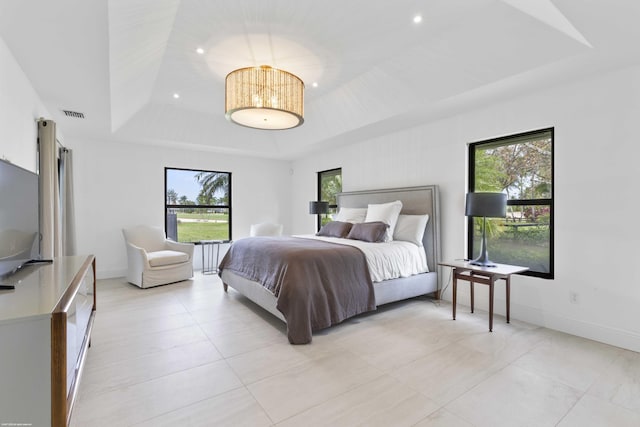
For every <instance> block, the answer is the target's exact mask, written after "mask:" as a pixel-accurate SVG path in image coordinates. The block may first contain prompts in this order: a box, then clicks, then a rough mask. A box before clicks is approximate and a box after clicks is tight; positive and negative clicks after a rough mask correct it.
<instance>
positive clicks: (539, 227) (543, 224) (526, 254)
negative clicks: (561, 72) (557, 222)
mask: <svg viewBox="0 0 640 427" xmlns="http://www.w3.org/2000/svg"><path fill="white" fill-rule="evenodd" d="M469 172H470V173H469V191H473V192H502V193H506V194H507V216H506V218H487V239H488V241H489V242H488V248H489V250H490V257H491V259H492V260H493V261H495V262H498V263H502V264H512V265H522V266H526V267H529V268H530V271H529V272H528V274H530V275H533V276H538V277H545V278H553V128H550V129H543V130H539V131H534V132H527V133H523V134H518V135H513V136H507V137H502V138H497V139H492V140H489V141H481V142H476V143H472V144H470V145H469ZM481 221H482V218H469V236H468V257H469V258H475V256H476V254H477V253H478V252H479V250H480V241H481V226H480V224H481Z"/></svg>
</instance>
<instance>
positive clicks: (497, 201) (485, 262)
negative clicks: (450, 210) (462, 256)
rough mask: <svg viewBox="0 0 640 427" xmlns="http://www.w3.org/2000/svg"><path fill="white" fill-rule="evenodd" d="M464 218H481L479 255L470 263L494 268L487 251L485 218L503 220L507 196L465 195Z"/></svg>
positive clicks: (501, 194)
mask: <svg viewBox="0 0 640 427" xmlns="http://www.w3.org/2000/svg"><path fill="white" fill-rule="evenodd" d="M465 215H466V216H481V217H482V241H481V243H480V255H479V256H478V258H476V259H474V260H473V261H471V262H470V264H473V265H479V266H482V267H495V266H496V265H495V264H494V263H493V262H491V261H490V260H489V252H488V251H487V218H504V217H505V216H506V215H507V195H506V194H504V193H467V202H466V210H465Z"/></svg>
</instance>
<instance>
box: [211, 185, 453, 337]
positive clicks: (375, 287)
mask: <svg viewBox="0 0 640 427" xmlns="http://www.w3.org/2000/svg"><path fill="white" fill-rule="evenodd" d="M398 200H399V201H401V202H402V210H401V211H400V214H401V215H428V216H429V218H428V221H427V224H426V227H425V231H424V235H423V236H422V247H419V246H417V245H413V244H411V245H412V246H414V247H419V251H421V253H420V255H423V260H424V263H425V264H426V266H425V267H426V268H425V269H426V270H428V271H426V272H423V273H419V274H413V275H410V276H408V277H397V278H392V279H385V280H373V279H374V278H373V277H371V276H375V275H376V274H372V275H371V276H368V277H369V278H370V280H369V282H370V285H367V284H366V283H360V282H361V281H362V277H361V276H362V275H361V274H360V270H362V266H361V264H360V263H361V261H360V260H359V259H358V258H357V257H359V256H361V257H362V259H364V260H365V261H364V262H365V267H364V269H365V270H367V267H368V265H367V263H371V260H370V258H369V254H366V256H365V254H364V253H362V252H361V251H359V250H358V249H355V252H354V253H353V256H354V257H355V258H349V260H350V261H346V260H347V258H346V251H348V249H344V248H343V247H347V246H346V245H343V244H340V243H341V242H339V240H347V239H338V242H333V241H331V240H332V239H313V238H308V237H311V236H296V237H286V238H278V237H270V238H247V239H241V240H238V241H237V242H234V244H233V245H232V246H231V248H230V250H229V251H228V252H227V254H226V255H225V257H224V258H223V260H222V261H221V263H220V270H219V275H220V277H221V279H222V282H223V286H224V290H225V291H227V289H228V287H229V286H230V287H232V288H233V289H235V290H236V291H238V292H239V293H241V294H242V295H244V296H245V297H247V298H248V299H249V300H251V301H253V302H254V303H255V304H257V305H259V306H260V307H262V308H264V309H265V310H267V311H268V312H270V313H271V314H273V315H274V316H276V317H277V318H279V319H280V320H282V321H283V322H285V323H287V335H288V339H289V342H291V343H292V344H306V343H309V342H311V335H312V332H315V331H317V330H320V329H323V328H325V327H329V326H331V325H334V324H337V323H340V322H341V321H343V320H345V319H346V318H349V317H353V316H355V315H358V314H360V313H363V312H367V311H371V310H374V309H375V308H376V307H377V306H380V305H383V304H388V303H391V302H395V301H400V300H404V299H408V298H413V297H417V296H421V295H425V294H434V295H435V297H438V296H439V295H438V291H439V289H441V286H440V275H439V274H438V261H439V259H440V227H439V223H440V217H439V200H438V188H437V186H435V185H430V186H420V187H406V188H394V189H382V190H370V191H354V192H343V193H340V194H338V196H337V202H338V209H339V210H340V211H341V212H346V211H348V210H356V208H361V209H362V208H367V206H368V205H370V204H378V205H379V204H388V203H390V202H394V201H398ZM343 208H346V209H344V211H343V210H342V209H343ZM251 239H253V240H251ZM318 240H330V241H329V242H326V241H325V242H323V241H318ZM241 242H242V243H241ZM236 245H237V247H236ZM242 245H244V246H246V247H248V248H249V249H251V250H252V252H251V253H249V254H247V253H240V252H239V251H240V247H241V246H242ZM280 245H285V246H286V247H287V248H288V249H285V250H284V252H285V253H288V254H289V255H291V256H293V257H294V258H291V259H292V260H293V261H288V263H289V264H288V267H284V268H279V267H277V266H276V264H278V260H277V259H275V260H274V257H276V255H274V252H275V250H274V249H275V248H276V247H279V246H280ZM331 245H334V246H331ZM374 245H375V244H374ZM378 245H388V244H387V243H382V244H378ZM306 246H312V248H310V249H309V251H311V250H320V251H324V252H326V253H327V256H329V257H331V256H333V258H329V259H326V260H324V261H318V260H322V258H321V257H320V256H316V252H309V254H310V255H308V256H305V255H304V254H306V253H307V252H306V251H307V249H306ZM356 246H357V245H356ZM236 249H237V250H236ZM349 250H351V251H352V252H353V251H354V249H353V248H351V247H350V249H349ZM341 251H345V254H343V253H342V252H341ZM422 251H424V253H423V254H422ZM357 253H360V255H357ZM267 254H271V255H267ZM331 254H333V255H331ZM277 256H282V257H285V256H288V255H285V254H282V255H277ZM323 256H324V255H323ZM350 256H351V255H350ZM268 257H271V258H268ZM234 262H235V264H234ZM306 263H310V264H314V263H315V264H323V263H324V266H322V265H320V266H316V265H313V266H310V267H308V268H309V269H311V268H320V269H322V268H325V269H326V270H329V271H327V272H324V270H323V271H321V272H320V273H317V271H316V270H313V271H312V273H311V275H320V276H322V278H323V279H322V280H323V281H324V282H330V283H328V284H327V286H328V288H326V289H321V290H319V291H318V290H315V289H309V288H308V287H307V284H306V283H302V282H306V278H307V277H308V276H306V275H305V274H307V273H308V271H306V270H304V269H305V268H307V267H305V265H306ZM344 263H348V265H345V266H342V267H340V266H339V265H338V264H344ZM272 265H273V266H274V267H273V268H271V266H272ZM327 265H330V266H332V267H330V268H326V267H327ZM333 266H336V267H335V268H334V267H333ZM294 267H295V268H296V269H298V268H299V269H301V270H302V273H299V274H296V272H295V271H297V270H295V269H294ZM341 268H342V269H341ZM260 269H261V270H263V272H268V274H270V275H271V276H273V277H271V279H273V281H274V283H278V284H277V285H276V286H275V288H274V286H269V284H268V283H266V282H265V280H266V279H262V278H260V279H258V278H257V276H256V275H254V274H252V273H251V272H247V271H248V270H260ZM373 270H374V268H371V269H370V270H369V271H373ZM331 274H333V277H331ZM358 274H360V276H358ZM287 275H289V277H290V278H291V280H290V281H293V282H295V287H296V288H298V289H299V290H298V292H297V294H299V296H295V297H294V296H291V294H292V293H291V292H289V293H287V292H284V291H283V290H282V289H280V288H278V286H279V283H280V282H281V278H282V277H283V276H287ZM377 279H380V278H379V277H378V278H377ZM333 282H338V283H333ZM345 284H349V286H345ZM289 286H291V287H293V285H289ZM367 286H371V289H370V291H369V293H367V292H368V291H366V290H365V288H366V287H367ZM283 289H284V288H283ZM345 289H346V292H347V294H346V295H338V294H339V293H341V292H344V291H345ZM354 289H360V290H357V292H360V291H362V292H363V294H362V296H361V297H360V296H358V297H357V298H359V300H357V301H355V306H354V305H353V304H354V302H353V301H352V300H354V299H355V297H354V295H352V294H351V293H350V292H356V291H355V290H354ZM314 294H319V297H320V298H324V299H335V300H336V302H337V303H338V304H339V305H340V304H344V305H345V306H348V307H347V309H344V310H343V307H338V309H333V307H328V308H327V307H324V306H323V304H325V303H326V302H325V301H322V303H318V302H317V301H316V300H315V299H314V297H309V296H307V295H314ZM276 295H278V297H276ZM291 298H296V300H295V301H291V300H289V299H291ZM297 298H300V299H297ZM341 299H342V300H341ZM343 300H346V302H343ZM329 303H332V301H329ZM318 307H320V308H318ZM354 307H355V308H354ZM305 310H307V311H308V310H310V311H311V313H310V314H309V313H307V312H304V313H302V311H305ZM314 310H315V311H318V312H320V315H319V317H321V318H322V317H323V316H324V318H322V319H321V320H319V321H315V320H314V318H313V317H314V316H316V315H317V313H314V312H313V311H314Z"/></svg>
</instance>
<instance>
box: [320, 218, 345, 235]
mask: <svg viewBox="0 0 640 427" xmlns="http://www.w3.org/2000/svg"><path fill="white" fill-rule="evenodd" d="M352 225H353V224H351V223H350V222H342V221H331V222H328V223H326V224H325V225H323V226H322V228H321V229H320V231H318V232H317V233H316V236H324V237H347V235H348V234H349V231H351V226H352Z"/></svg>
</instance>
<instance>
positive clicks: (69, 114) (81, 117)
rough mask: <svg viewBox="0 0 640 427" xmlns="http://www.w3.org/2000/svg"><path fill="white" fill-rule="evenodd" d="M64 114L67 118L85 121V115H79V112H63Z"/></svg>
mask: <svg viewBox="0 0 640 427" xmlns="http://www.w3.org/2000/svg"><path fill="white" fill-rule="evenodd" d="M62 112H63V113H64V115H65V116H67V117H73V118H75V119H84V113H79V112H77V111H71V110H62Z"/></svg>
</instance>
